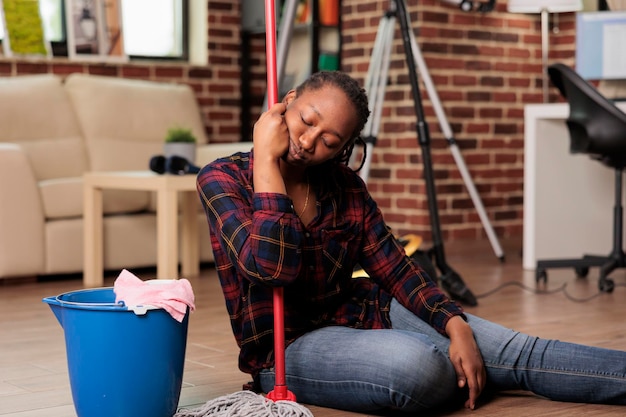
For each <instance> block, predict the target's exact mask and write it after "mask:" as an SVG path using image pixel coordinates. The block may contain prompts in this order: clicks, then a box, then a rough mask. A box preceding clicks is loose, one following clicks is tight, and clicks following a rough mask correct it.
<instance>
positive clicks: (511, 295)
mask: <svg viewBox="0 0 626 417" xmlns="http://www.w3.org/2000/svg"><path fill="white" fill-rule="evenodd" d="M502 244H503V248H504V249H505V254H506V260H505V262H500V261H499V260H498V259H497V257H496V256H495V255H494V254H493V251H492V250H491V247H490V246H489V243H488V242H487V241H484V242H478V243H477V242H471V243H467V242H465V243H463V242H455V243H454V244H451V245H449V246H448V247H446V252H447V253H446V255H447V261H448V263H449V265H450V266H451V267H452V268H453V269H454V270H455V271H457V272H458V273H459V274H460V275H461V276H462V278H463V279H464V280H465V282H466V283H467V285H468V286H469V287H470V289H471V290H472V292H474V294H476V295H477V296H478V297H479V305H478V306H476V307H468V308H467V311H468V312H469V313H472V314H476V315H479V316H482V317H484V318H487V319H490V320H494V321H497V322H499V323H501V324H503V325H505V326H508V327H512V328H514V329H516V330H519V331H523V332H528V333H532V334H535V335H538V336H542V337H549V338H559V339H561V340H567V341H572V342H579V343H587V344H592V345H596V346H603V347H608V348H615V349H622V350H625V349H626V326H625V325H624V320H623V318H624V317H625V316H626V273H625V272H624V270H619V271H616V272H615V273H614V274H613V277H614V278H615V282H616V284H617V285H616V288H615V291H614V292H613V293H611V294H600V295H597V294H598V289H597V270H592V271H591V272H590V274H589V277H588V278H586V279H577V278H576V277H575V274H574V273H573V271H570V270H560V271H557V270H555V271H549V280H548V283H547V285H545V286H543V285H541V286H539V289H541V290H542V291H544V293H538V292H537V290H538V287H537V285H535V282H534V273H533V272H532V271H524V270H522V267H521V256H520V248H521V242H519V241H510V242H502ZM136 273H137V275H139V276H140V277H141V278H142V279H151V278H154V276H155V272H154V270H149V269H148V270H142V271H138V272H136ZM114 278H115V275H109V276H108V277H107V278H106V281H105V283H106V285H112V283H113V280H114ZM190 281H191V282H192V286H193V288H194V291H195V294H196V306H197V310H196V312H194V313H193V315H192V316H191V318H190V328H189V337H188V348H187V353H186V362H185V374H184V378H183V379H184V383H183V389H182V393H181V398H180V403H179V405H180V406H183V407H194V406H197V405H201V404H203V403H204V402H206V401H208V400H210V399H214V398H216V397H218V396H222V395H226V394H230V393H233V392H236V391H238V390H240V389H241V387H242V384H243V383H245V382H246V381H247V380H248V377H247V375H244V374H243V373H241V372H240V371H239V370H238V369H237V347H236V344H235V341H234V338H233V336H232V333H231V331H230V325H229V322H228V318H227V315H226V310H225V306H224V301H223V297H222V294H221V291H220V288H219V283H218V280H217V278H216V275H215V271H214V270H213V269H212V268H210V267H206V268H203V270H202V273H201V275H200V276H199V277H193V278H190ZM81 285H82V283H81V280H80V277H76V276H71V277H61V278H59V279H56V280H43V281H36V280H11V281H9V282H6V281H0V335H2V337H1V339H0V416H10V417H43V416H45V417H75V416H76V414H75V412H74V410H73V406H72V399H71V393H70V386H69V380H68V375H67V369H66V363H67V362H66V358H65V345H64V338H63V330H62V328H61V326H60V325H59V323H58V322H57V321H56V319H55V318H54V316H53V314H52V313H51V312H50V309H49V308H48V306H47V305H46V304H44V303H42V301H41V299H42V298H43V297H45V296H51V295H57V294H60V293H63V292H66V291H74V290H77V289H80V288H81ZM581 300H585V301H581ZM307 407H308V408H309V409H310V410H311V411H312V412H313V414H314V415H315V416H316V417H340V416H341V417H350V416H352V417H359V416H360V417H363V416H367V414H358V413H347V412H344V411H340V410H331V409H325V408H322V407H314V406H307ZM625 411H626V409H624V407H615V406H605V405H589V404H567V403H560V402H553V401H548V400H545V399H541V398H538V397H536V396H533V395H531V394H528V393H523V392H511V393H501V394H499V395H497V396H495V397H494V398H490V399H488V400H486V401H484V402H483V403H481V405H480V408H479V409H478V410H476V411H474V412H472V413H471V415H472V416H480V417H486V416H498V417H507V416H516V417H517V416H530V415H533V416H534V415H541V416H554V417H570V416H572V415H585V416H609V417H610V416H622V415H624V413H625ZM431 415H432V416H438V415H446V416H467V415H469V414H468V411H467V410H445V411H439V412H433V413H431Z"/></svg>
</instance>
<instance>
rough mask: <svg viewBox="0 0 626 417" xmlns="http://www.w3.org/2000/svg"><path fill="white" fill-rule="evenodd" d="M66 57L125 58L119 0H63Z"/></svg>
mask: <svg viewBox="0 0 626 417" xmlns="http://www.w3.org/2000/svg"><path fill="white" fill-rule="evenodd" d="M65 10H66V14H67V15H66V21H67V47H68V55H69V58H70V59H94V60H98V61H111V60H112V61H126V60H127V59H128V57H127V56H126V54H125V53H124V32H123V30H122V13H121V0H66V8H65Z"/></svg>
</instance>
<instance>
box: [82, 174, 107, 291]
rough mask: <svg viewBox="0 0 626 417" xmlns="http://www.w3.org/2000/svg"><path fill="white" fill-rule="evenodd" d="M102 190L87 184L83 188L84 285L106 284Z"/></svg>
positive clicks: (97, 285) (98, 285)
mask: <svg viewBox="0 0 626 417" xmlns="http://www.w3.org/2000/svg"><path fill="white" fill-rule="evenodd" d="M102 216H103V213H102V189H100V188H96V187H93V186H91V185H90V184H87V183H85V185H84V187H83V265H84V268H83V269H84V270H83V285H84V286H85V287H88V288H90V287H100V286H102V284H103V283H104V262H103V256H104V253H103V245H104V243H103V238H104V233H103V220H102Z"/></svg>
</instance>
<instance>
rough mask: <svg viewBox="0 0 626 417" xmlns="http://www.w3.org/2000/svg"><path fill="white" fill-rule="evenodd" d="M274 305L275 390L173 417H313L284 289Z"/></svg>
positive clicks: (272, 35) (270, 79)
mask: <svg viewBox="0 0 626 417" xmlns="http://www.w3.org/2000/svg"><path fill="white" fill-rule="evenodd" d="M275 18H276V15H275V8H274V0H265V33H266V34H265V36H266V41H265V43H266V55H267V92H268V96H267V97H268V103H269V106H271V105H272V104H275V103H277V102H278V80H277V71H276V22H275ZM273 303H274V362H275V364H274V370H275V381H274V389H273V390H272V391H270V392H269V393H267V397H264V396H262V395H259V394H255V393H253V392H251V391H239V392H235V393H233V394H230V395H225V396H222V397H218V398H216V399H213V400H210V401H208V402H207V403H206V404H204V405H203V406H202V407H200V408H196V409H192V410H185V409H181V410H179V411H178V412H177V413H176V414H174V417H252V416H253V417H313V413H311V411H310V410H309V409H307V408H306V407H304V406H302V405H300V404H298V403H297V402H296V396H295V395H294V394H293V393H292V392H291V391H289V389H288V388H287V383H286V376H285V322H284V308H283V307H284V306H283V289H282V287H276V288H274V290H273Z"/></svg>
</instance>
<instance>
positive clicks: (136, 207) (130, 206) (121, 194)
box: [39, 177, 150, 220]
mask: <svg viewBox="0 0 626 417" xmlns="http://www.w3.org/2000/svg"><path fill="white" fill-rule="evenodd" d="M39 189H40V191H41V199H42V203H43V209H44V216H45V218H46V219H48V220H50V219H64V218H72V217H82V215H83V180H82V177H72V178H59V179H52V180H45V181H40V182H39ZM149 201H150V193H149V192H147V191H146V192H144V191H134V190H131V191H128V190H104V191H103V192H102V210H103V211H104V214H124V213H136V212H140V211H144V210H146V209H147V208H148V204H149Z"/></svg>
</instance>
